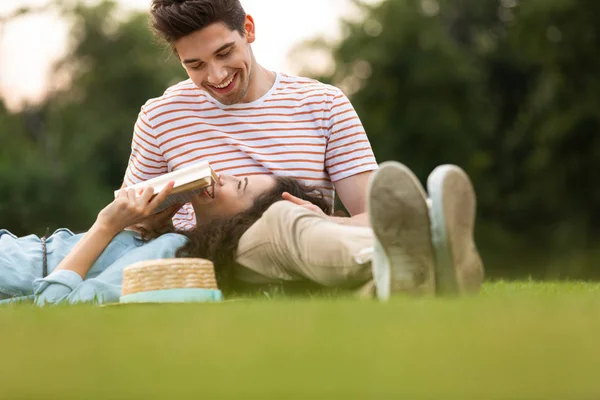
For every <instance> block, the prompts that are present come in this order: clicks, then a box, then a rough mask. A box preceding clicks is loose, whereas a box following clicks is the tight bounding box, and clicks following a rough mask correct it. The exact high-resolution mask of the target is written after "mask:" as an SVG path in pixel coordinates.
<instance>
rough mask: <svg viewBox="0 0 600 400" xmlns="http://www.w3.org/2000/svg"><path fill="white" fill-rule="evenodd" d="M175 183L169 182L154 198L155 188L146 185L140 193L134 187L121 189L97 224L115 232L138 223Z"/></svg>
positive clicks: (99, 215)
mask: <svg viewBox="0 0 600 400" xmlns="http://www.w3.org/2000/svg"><path fill="white" fill-rule="evenodd" d="M174 184H175V182H169V183H168V184H167V186H165V187H164V188H163V190H161V191H160V193H158V194H157V195H156V196H155V197H154V198H152V196H153V195H154V190H153V189H152V188H151V187H146V188H144V189H142V190H141V191H139V192H138V193H136V192H135V190H133V189H127V188H124V189H121V191H120V192H119V194H118V195H117V197H116V198H115V200H114V201H113V202H112V203H110V204H109V205H107V206H106V207H105V208H104V209H103V210H102V211H100V213H99V214H98V217H97V218H96V224H97V225H98V226H100V227H102V228H104V229H106V230H108V231H109V232H112V233H114V234H117V233H119V232H121V231H122V230H123V229H125V228H127V227H128V226H131V225H134V224H137V223H138V222H140V221H142V220H143V219H144V218H146V217H148V216H149V215H150V214H151V213H152V211H153V210H154V209H155V208H156V207H158V205H159V204H160V203H162V202H163V201H164V200H165V199H166V198H167V196H168V195H169V194H170V193H171V191H172V190H173V185H174Z"/></svg>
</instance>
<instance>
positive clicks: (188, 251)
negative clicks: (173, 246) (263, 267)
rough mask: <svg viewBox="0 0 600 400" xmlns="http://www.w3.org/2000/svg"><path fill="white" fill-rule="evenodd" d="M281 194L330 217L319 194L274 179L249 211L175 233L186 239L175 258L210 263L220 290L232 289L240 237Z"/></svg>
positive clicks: (278, 199)
mask: <svg viewBox="0 0 600 400" xmlns="http://www.w3.org/2000/svg"><path fill="white" fill-rule="evenodd" d="M284 192H287V193H289V194H291V195H293V196H296V197H298V198H300V199H303V200H307V201H310V202H311V203H313V204H314V205H316V206H317V207H319V208H320V209H321V210H323V212H325V213H326V214H328V215H329V214H330V213H331V206H330V204H329V202H328V201H327V200H325V198H324V196H323V193H322V192H320V191H319V190H317V189H315V188H313V187H310V186H306V185H303V184H302V183H300V182H298V181H296V180H295V179H291V178H286V177H276V178H275V186H274V187H273V188H272V189H271V190H270V191H268V192H267V193H264V194H262V195H261V196H259V197H258V198H257V199H256V200H255V201H254V204H253V205H252V207H250V208H249V209H248V210H246V211H244V212H241V213H239V214H236V215H234V216H233V217H228V218H216V219H213V220H210V221H201V222H199V225H198V226H197V227H196V229H194V230H192V231H188V232H178V233H181V234H183V235H185V236H187V237H188V240H189V241H188V243H187V244H186V245H185V246H183V247H182V248H180V249H179V250H178V252H177V257H198V258H204V259H207V260H210V261H212V262H213V263H214V264H215V273H216V275H217V281H218V283H219V288H221V289H224V290H227V289H230V288H232V287H233V286H234V283H235V282H234V277H233V274H232V269H233V267H234V265H235V255H236V251H237V246H238V243H239V241H240V239H241V237H242V235H243V234H244V232H246V231H247V230H248V229H249V228H250V227H251V226H252V224H254V223H255V222H256V221H257V220H258V219H259V218H260V217H262V215H263V214H264V212H265V211H267V209H268V208H269V207H270V206H271V205H272V204H274V203H276V202H277V201H283V200H282V198H281V196H282V194H283V193H284Z"/></svg>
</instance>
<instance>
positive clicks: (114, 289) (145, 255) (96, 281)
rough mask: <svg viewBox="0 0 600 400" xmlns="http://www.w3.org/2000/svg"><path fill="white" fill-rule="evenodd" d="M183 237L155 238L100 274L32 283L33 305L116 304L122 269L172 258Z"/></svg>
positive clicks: (67, 274) (62, 274) (68, 274)
mask: <svg viewBox="0 0 600 400" xmlns="http://www.w3.org/2000/svg"><path fill="white" fill-rule="evenodd" d="M186 240H187V239H186V237H185V236H183V235H179V234H175V233H168V234H166V235H162V236H161V237H159V238H158V239H155V240H153V241H151V242H148V243H145V244H143V245H142V246H140V247H137V248H134V249H133V250H131V251H130V252H128V253H126V254H125V255H124V256H123V257H121V258H119V259H118V260H117V261H115V262H114V263H112V264H111V265H110V266H108V267H107V268H106V269H105V270H104V271H103V272H102V273H101V274H100V275H98V276H97V277H95V278H92V279H86V280H82V279H81V277H80V276H79V274H77V273H76V272H73V271H66V270H61V271H55V272H53V273H51V274H50V275H48V276H47V277H46V278H43V279H36V280H35V281H34V282H33V289H34V296H35V303H36V305H38V306H44V305H52V304H59V303H69V304H74V303H85V302H88V303H89V302H91V303H94V304H103V303H114V302H118V301H119V297H120V296H121V286H122V282H123V270H124V269H125V268H126V267H127V266H129V265H131V264H134V263H136V262H138V261H148V260H156V259H165V258H174V257H175V254H176V253H177V250H178V249H179V248H180V247H181V246H183V245H184V244H185V243H186Z"/></svg>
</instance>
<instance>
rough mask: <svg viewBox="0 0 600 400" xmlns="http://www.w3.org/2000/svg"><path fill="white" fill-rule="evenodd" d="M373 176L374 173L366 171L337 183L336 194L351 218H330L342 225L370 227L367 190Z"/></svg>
mask: <svg viewBox="0 0 600 400" xmlns="http://www.w3.org/2000/svg"><path fill="white" fill-rule="evenodd" d="M372 174H373V171H366V172H362V173H359V174H356V175H352V176H349V177H347V178H344V179H341V180H339V181H337V182H336V183H335V189H336V192H337V194H338V196H339V197H340V200H341V201H342V203H343V204H344V207H346V210H348V212H349V213H350V215H351V217H350V218H343V217H330V218H331V219H332V220H333V221H335V222H337V223H339V224H342V225H358V226H369V225H370V222H369V215H368V214H367V188H368V185H369V179H370V178H371V175H372Z"/></svg>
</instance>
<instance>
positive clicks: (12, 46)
mask: <svg viewBox="0 0 600 400" xmlns="http://www.w3.org/2000/svg"><path fill="white" fill-rule="evenodd" d="M374 1H377V0H371V2H374ZM47 2H48V0H0V96H1V97H2V98H3V99H4V101H5V103H6V104H7V106H8V107H9V109H12V110H18V109H19V108H20V107H21V106H22V105H23V104H24V102H33V103H35V102H36V101H39V100H40V99H41V98H42V97H43V94H44V92H45V90H47V88H50V87H52V82H50V80H49V73H50V71H51V67H52V64H53V62H55V61H57V60H58V59H60V58H61V56H62V55H63V54H64V53H65V51H66V48H67V43H68V29H69V26H68V23H67V22H65V21H62V20H61V19H60V18H59V17H58V16H57V15H54V14H43V15H42V14H39V15H29V16H26V17H20V18H18V19H13V20H11V22H9V23H2V17H5V16H7V15H9V14H11V13H12V12H14V11H15V10H16V9H18V8H20V7H23V6H41V5H44V4H46V3H47ZM87 2H88V3H93V2H94V0H87ZM117 2H118V3H119V4H120V5H121V6H122V8H123V10H124V12H127V11H130V10H148V9H149V7H150V2H151V0H117ZM241 3H242V5H243V6H244V9H245V10H246V12H247V13H248V14H251V15H252V16H253V17H254V20H255V23H256V29H257V40H256V42H255V43H254V45H253V49H254V53H255V55H256V58H257V60H258V61H259V63H261V65H263V66H265V67H267V68H270V69H271V70H274V71H280V72H286V73H290V74H297V73H299V65H298V64H297V62H294V59H293V57H289V55H290V53H291V51H292V49H293V48H294V46H295V45H297V44H298V43H301V42H302V41H304V40H306V39H310V38H313V37H315V36H323V37H325V38H326V39H328V40H336V39H339V37H340V35H341V33H340V24H339V22H340V19H341V18H357V17H358V13H357V10H356V9H355V8H353V7H352V5H351V1H350V0H241ZM282 15H283V16H285V18H281V17H280V16H282ZM322 62H323V63H325V62H326V60H325V59H324V60H322Z"/></svg>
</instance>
